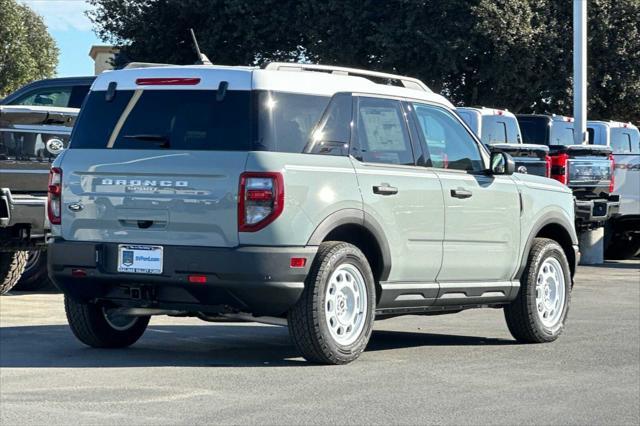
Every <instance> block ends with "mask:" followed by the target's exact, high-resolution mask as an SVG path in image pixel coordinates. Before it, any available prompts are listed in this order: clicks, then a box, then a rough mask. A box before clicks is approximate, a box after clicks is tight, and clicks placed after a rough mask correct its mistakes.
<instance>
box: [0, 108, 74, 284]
mask: <svg viewBox="0 0 640 426" xmlns="http://www.w3.org/2000/svg"><path fill="white" fill-rule="evenodd" d="M78 111H79V110H78V109H77V108H63V107H50V106H22V105H4V106H2V105H0V294H4V293H6V292H7V291H9V290H10V289H11V288H13V287H14V286H15V285H16V284H18V287H19V288H20V289H22V290H29V289H36V288H41V287H44V286H47V285H49V281H48V277H47V269H46V256H43V255H42V253H43V251H44V249H45V238H46V234H47V231H48V229H49V223H48V220H47V219H46V212H45V207H46V202H47V181H48V177H49V168H50V166H51V162H52V161H53V160H54V158H55V157H56V156H57V155H58V154H59V153H60V152H61V151H62V150H63V149H64V148H65V147H66V146H67V142H68V140H69V136H70V133H71V130H72V128H73V125H74V123H75V120H76V117H77V115H78Z"/></svg>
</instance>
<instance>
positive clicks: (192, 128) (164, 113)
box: [71, 90, 329, 152]
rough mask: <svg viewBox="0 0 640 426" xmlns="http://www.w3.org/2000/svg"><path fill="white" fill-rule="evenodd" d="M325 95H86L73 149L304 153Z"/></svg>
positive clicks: (199, 92) (198, 92) (179, 92)
mask: <svg viewBox="0 0 640 426" xmlns="http://www.w3.org/2000/svg"><path fill="white" fill-rule="evenodd" d="M328 103H329V98H328V97H324V96H311V95H303V94H293V93H282V92H266V91H253V92H250V91H232V90H229V91H227V92H226V93H225V94H224V96H223V97H222V99H221V100H218V99H217V92H216V91H204V90H143V91H138V92H134V91H132V90H131V91H124V90H123V91H116V92H115V97H114V98H113V99H111V100H110V101H108V100H107V98H106V92H105V91H95V92H91V93H90V95H89V97H88V99H87V102H86V104H85V105H84V107H83V109H82V112H81V114H80V117H79V118H78V123H77V124H76V126H75V128H74V132H73V135H72V137H71V148H91V149H101V148H107V147H110V148H114V149H174V150H209V151H249V150H258V151H276V152H303V151H304V149H305V146H306V145H307V141H308V140H309V137H310V134H311V132H312V130H313V129H314V127H315V126H316V124H317V123H318V121H319V120H320V117H322V113H323V111H324V110H325V108H326V107H327V105H328Z"/></svg>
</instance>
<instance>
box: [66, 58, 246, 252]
mask: <svg viewBox="0 0 640 426" xmlns="http://www.w3.org/2000/svg"><path fill="white" fill-rule="evenodd" d="M176 74H178V75H176ZM147 76H148V77H147ZM145 77H147V78H145ZM110 79H113V81H110ZM250 87H251V73H250V72H249V71H248V70H240V71H238V70H236V71H228V70H221V71H218V72H216V71H214V70H207V71H206V72H202V71H199V70H197V69H193V68H186V67H185V68H184V69H180V70H176V69H171V68H166V69H147V70H127V71H119V72H117V73H113V74H112V77H110V76H102V78H99V79H98V80H97V81H96V83H95V84H94V87H93V88H92V91H91V92H90V94H89V97H88V98H87V101H86V104H85V106H84V107H83V109H82V112H81V115H80V117H79V120H78V124H77V125H76V127H75V129H74V132H73V135H72V138H71V146H70V149H69V150H68V151H67V152H66V153H65V156H64V159H63V161H62V163H61V164H62V175H63V193H62V199H63V203H64V205H65V206H68V208H63V209H62V218H61V236H62V237H63V238H64V239H66V240H80V241H101V242H120V243H130V244H172V245H196V246H210V247H233V246H236V245H237V244H238V227H237V201H236V198H237V193H238V183H239V178H240V174H241V173H242V172H243V171H244V168H245V163H246V159H247V155H248V154H247V152H248V151H249V147H250V146H251V134H252V129H251V126H250V125H249V123H251V120H250V115H251V101H250V95H251V92H250V90H249V89H250ZM219 89H220V90H219Z"/></svg>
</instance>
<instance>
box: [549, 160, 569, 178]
mask: <svg viewBox="0 0 640 426" xmlns="http://www.w3.org/2000/svg"><path fill="white" fill-rule="evenodd" d="M551 178H552V179H555V180H557V181H558V182H560V183H564V184H565V185H568V184H569V155H567V154H558V155H554V156H553V157H551Z"/></svg>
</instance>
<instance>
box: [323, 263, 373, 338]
mask: <svg viewBox="0 0 640 426" xmlns="http://www.w3.org/2000/svg"><path fill="white" fill-rule="evenodd" d="M367 300H368V294H367V286H366V285H365V282H364V276H363V275H362V273H361V272H360V270H359V269H358V268H357V267H356V266H355V265H352V264H350V263H343V264H342V265H340V266H338V268H337V269H336V270H335V271H334V272H333V274H331V277H330V278H329V283H328V285H327V288H326V291H325V303H324V316H325V321H326V323H327V327H328V328H329V332H330V333H331V337H333V339H334V340H335V341H336V343H339V344H341V345H344V346H346V345H350V344H352V343H353V342H355V341H356V340H357V339H358V337H360V334H361V333H362V330H363V329H364V325H365V322H366V321H365V318H367V310H368V304H367Z"/></svg>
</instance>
